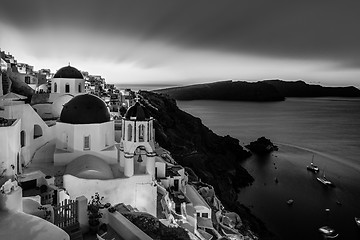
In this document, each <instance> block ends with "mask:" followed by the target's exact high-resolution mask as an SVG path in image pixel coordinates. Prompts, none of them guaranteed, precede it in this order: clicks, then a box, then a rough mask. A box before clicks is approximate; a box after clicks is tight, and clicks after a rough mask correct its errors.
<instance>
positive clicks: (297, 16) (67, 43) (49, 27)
mask: <svg viewBox="0 0 360 240" xmlns="http://www.w3.org/2000/svg"><path fill="white" fill-rule="evenodd" d="M359 7H360V2H359V1H306V0H305V1H298V2H293V1H266V0H262V1H236V0H226V1H221V2H220V1H204V0H198V1H167V0H152V1H140V0H131V1H130V0H129V1H106V2H102V1H61V2H58V1H24V2H20V1H6V2H1V3H0V22H2V24H0V30H2V32H4V33H7V34H9V35H10V34H11V33H9V31H5V30H6V29H7V30H9V29H10V30H12V31H13V32H16V33H17V37H18V38H23V39H21V40H19V39H17V40H16V41H18V42H19V44H20V45H19V48H22V50H23V51H25V52H26V54H27V55H31V56H34V57H35V58H38V59H41V58H42V59H49V58H51V59H55V58H58V59H63V58H75V59H79V60H80V59H81V58H84V59H87V60H89V59H98V60H100V59H101V60H102V61H103V62H108V64H113V65H114V66H116V64H118V65H119V64H120V65H121V64H130V65H131V66H133V67H134V68H136V69H142V71H145V72H146V69H147V70H148V71H150V69H152V70H156V71H158V70H159V69H163V71H164V73H165V72H167V74H169V73H168V71H174V72H178V75H177V76H178V81H180V78H181V77H184V78H186V79H190V78H191V74H181V69H192V72H193V75H196V76H198V77H201V78H204V79H206V78H213V77H215V76H216V77H223V78H226V77H227V76H228V75H234V77H237V78H241V77H245V76H246V77H249V76H250V75H251V74H250V71H249V69H252V70H253V71H254V72H253V74H252V75H251V76H253V77H252V78H260V77H262V76H263V74H258V73H259V72H262V71H264V69H267V73H268V75H269V76H273V75H276V74H275V72H276V71H278V75H279V76H283V75H286V76H289V77H291V78H293V79H294V78H301V77H302V76H306V77H309V78H311V76H314V78H315V77H316V78H321V77H319V76H318V74H314V75H311V73H314V72H316V71H317V70H315V69H316V68H323V69H326V68H328V69H330V70H331V72H334V69H333V67H334V66H335V67H334V68H335V70H336V69H338V71H339V72H342V73H343V74H345V75H346V78H348V79H349V81H350V82H351V81H353V82H354V81H356V79H357V78H359V75H356V74H357V71H358V70H359V69H360V54H358V53H359V52H360V44H359V42H360V32H359V31H358V30H357V27H358V23H359V22H360V15H359V14H358V9H359ZM1 26H2V27H1ZM14 36H15V35H14ZM0 44H1V45H5V46H11V44H10V43H9V39H6V37H2V36H0ZM9 50H10V49H9ZM11 50H12V49H11ZM251 59H257V61H253V60H251ZM219 61H222V62H223V64H222V66H221V67H219V66H220V65H219ZM231 61H232V62H231ZM224 62H225V63H226V64H225V63H224ZM250 62H251V63H252V64H250ZM274 63H276V64H274ZM285 63H286V64H285ZM240 64H241V65H242V66H247V69H245V70H244V71H243V72H246V74H241V71H239V69H238V68H237V67H236V66H237V65H238V66H239V65H240ZM284 64H285V65H286V66H287V67H288V69H286V70H285V69H284V68H283V67H282V65H283V66H284ZM194 65H197V66H199V69H204V72H203V73H202V74H201V73H200V72H199V71H200V70H196V69H194V68H195V67H192V66H194ZM226 65H227V66H232V67H226ZM206 66H212V67H214V66H218V71H205V69H206ZM269 66H271V68H269ZM104 69H105V68H104ZM165 69H166V71H165ZM296 69H302V70H303V71H306V73H300V74H299V73H298V71H296ZM291 72H292V74H291ZM321 72H322V71H321ZM350 73H351V74H350ZM354 73H355V74H354ZM167 74H165V75H167ZM145 75H146V74H145ZM170 75H171V74H170ZM201 75H202V76H201ZM264 75H266V73H264ZM335 75H336V74H335ZM162 77H164V75H162ZM265 78H266V77H265ZM153 80H155V79H153ZM335 80H336V79H335V77H334V79H333V80H332V81H335ZM164 81H165V80H164ZM343 83H344V82H343Z"/></svg>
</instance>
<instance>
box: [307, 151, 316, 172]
mask: <svg viewBox="0 0 360 240" xmlns="http://www.w3.org/2000/svg"><path fill="white" fill-rule="evenodd" d="M306 169H307V170H309V171H312V172H314V173H317V172H319V168H318V166H316V165H315V164H314V155H313V156H312V159H311V163H310V165H308V166H307V167H306Z"/></svg>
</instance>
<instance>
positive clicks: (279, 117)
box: [177, 98, 360, 239]
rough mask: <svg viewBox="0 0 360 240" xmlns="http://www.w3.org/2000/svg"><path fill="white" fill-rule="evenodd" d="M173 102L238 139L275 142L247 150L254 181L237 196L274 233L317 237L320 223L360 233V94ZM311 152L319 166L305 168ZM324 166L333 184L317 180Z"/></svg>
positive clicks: (344, 235) (346, 234)
mask: <svg viewBox="0 0 360 240" xmlns="http://www.w3.org/2000/svg"><path fill="white" fill-rule="evenodd" d="M177 103H178V106H179V107H180V108H181V109H183V110H184V111H186V112H189V113H191V114H192V115H194V116H197V117H200V118H201V119H202V121H203V123H204V124H205V125H206V126H208V127H209V128H210V129H212V130H213V131H214V132H215V133H217V134H219V135H228V134H229V135H231V136H233V137H235V138H238V139H239V140H240V143H241V144H247V143H249V142H250V141H254V140H256V139H257V138H258V137H261V136H265V137H267V138H270V139H271V140H272V141H273V142H275V143H276V144H277V145H278V146H279V148H280V149H279V151H278V152H275V153H273V154H271V156H269V157H268V158H267V159H259V158H257V157H254V156H253V157H251V158H250V159H248V160H247V161H245V162H244V163H243V166H244V167H245V168H246V169H247V170H248V171H249V172H250V174H251V175H253V176H254V178H255V182H254V183H253V184H252V186H250V187H247V188H245V189H243V190H242V191H241V192H240V194H239V201H240V202H241V203H243V204H245V205H246V206H248V207H249V208H250V209H251V210H252V212H253V213H254V214H255V215H257V216H258V217H260V218H261V219H262V220H263V221H264V222H265V224H266V225H267V226H268V228H269V229H271V230H272V231H273V232H274V233H276V234H277V235H278V236H279V237H280V238H281V239H322V238H321V236H320V234H319V233H318V228H319V227H321V226H324V225H329V226H331V227H333V228H335V229H336V230H337V231H338V232H339V233H340V235H339V237H338V239H360V231H359V228H358V227H357V226H356V224H355V221H354V217H355V216H358V217H360V99H345V98H306V99H300V98H289V99H287V100H286V101H284V102H269V103H254V102H226V101H178V102H177ZM312 157H314V162H315V164H316V165H318V166H319V167H320V169H321V171H320V173H318V174H314V173H312V172H309V171H307V170H306V166H307V165H308V164H309V163H310V162H311V159H312ZM323 172H325V174H326V176H327V178H329V179H330V180H332V181H333V182H334V184H335V185H336V187H335V188H328V187H324V186H323V185H321V184H320V183H319V182H318V181H317V180H316V177H317V176H320V175H323ZM275 177H276V178H277V179H278V180H279V181H278V183H275V181H274V179H275ZM289 199H293V200H294V204H293V205H292V206H288V205H287V204H286V201H287V200H289ZM337 202H340V203H341V204H337ZM325 209H330V211H325Z"/></svg>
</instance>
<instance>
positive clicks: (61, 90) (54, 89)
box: [31, 66, 85, 119]
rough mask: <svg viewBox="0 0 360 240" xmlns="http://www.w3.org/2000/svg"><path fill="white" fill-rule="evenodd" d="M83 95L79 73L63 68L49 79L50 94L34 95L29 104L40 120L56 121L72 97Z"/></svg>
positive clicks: (72, 69) (83, 81)
mask: <svg viewBox="0 0 360 240" xmlns="http://www.w3.org/2000/svg"><path fill="white" fill-rule="evenodd" d="M39 87H40V86H39ZM38 90H39V89H38ZM38 92H40V90H39V91H38ZM44 92H47V91H44ZM84 93H85V79H84V77H83V75H82V74H81V72H80V71H79V70H77V69H76V68H74V67H71V66H65V67H63V68H60V69H59V70H58V71H57V72H56V73H55V74H54V76H53V78H52V79H51V93H50V94H43V93H37V94H34V95H33V97H32V99H31V103H32V107H33V108H34V109H36V111H37V113H38V114H39V115H40V116H41V118H43V119H56V118H59V117H60V113H61V110H62V107H63V105H64V104H66V103H67V102H68V101H70V99H72V98H73V97H74V96H77V95H79V94H84Z"/></svg>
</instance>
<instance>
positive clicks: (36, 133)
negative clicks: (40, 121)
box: [34, 124, 43, 139]
mask: <svg viewBox="0 0 360 240" xmlns="http://www.w3.org/2000/svg"><path fill="white" fill-rule="evenodd" d="M42 135H43V132H42V129H41V127H40V126H39V125H37V124H35V125H34V139H35V138H38V137H41V136H42Z"/></svg>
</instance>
